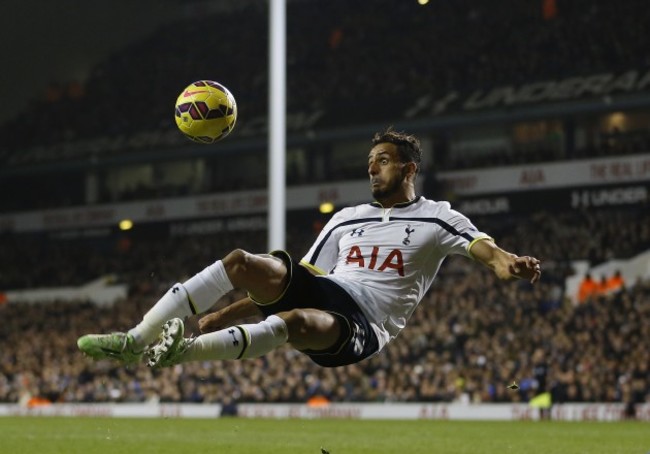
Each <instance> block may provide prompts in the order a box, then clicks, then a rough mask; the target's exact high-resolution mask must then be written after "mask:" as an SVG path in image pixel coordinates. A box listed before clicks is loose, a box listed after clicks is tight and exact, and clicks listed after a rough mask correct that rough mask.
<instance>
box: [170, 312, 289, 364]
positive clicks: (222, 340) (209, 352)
mask: <svg viewBox="0 0 650 454" xmlns="http://www.w3.org/2000/svg"><path fill="white" fill-rule="evenodd" d="M287 339H288V330H287V324H286V323H285V322H284V320H282V319H281V318H280V317H278V316H277V315H269V316H268V317H267V318H266V320H264V321H261V322H259V323H255V324H246V325H236V326H233V327H231V328H226V329H222V330H220V331H216V332H214V333H208V334H202V335H201V336H199V337H197V338H196V339H195V340H194V342H193V343H192V344H191V345H190V346H189V348H188V349H187V352H185V354H184V355H183V359H182V361H183V362H187V361H206V360H215V359H244V358H258V357H260V356H263V355H265V354H267V353H268V352H270V351H272V350H274V349H276V348H277V347H279V346H280V345H282V344H285V343H286V342H287Z"/></svg>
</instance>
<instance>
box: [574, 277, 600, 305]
mask: <svg viewBox="0 0 650 454" xmlns="http://www.w3.org/2000/svg"><path fill="white" fill-rule="evenodd" d="M599 291H600V285H599V283H598V282H596V281H594V279H593V278H592V277H591V273H586V274H585V277H584V278H583V279H582V281H581V282H580V287H579V288H578V302H579V303H584V302H586V301H587V300H589V299H591V298H593V297H594V296H596V295H597V294H598V293H599Z"/></svg>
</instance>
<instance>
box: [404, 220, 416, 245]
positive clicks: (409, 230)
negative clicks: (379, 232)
mask: <svg viewBox="0 0 650 454" xmlns="http://www.w3.org/2000/svg"><path fill="white" fill-rule="evenodd" d="M404 231H405V232H406V238H404V239H403V240H402V244H403V245H404V246H408V245H409V244H411V240H410V239H409V237H410V236H411V233H413V232H415V229H412V228H411V226H410V225H407V226H406V228H405V229H404Z"/></svg>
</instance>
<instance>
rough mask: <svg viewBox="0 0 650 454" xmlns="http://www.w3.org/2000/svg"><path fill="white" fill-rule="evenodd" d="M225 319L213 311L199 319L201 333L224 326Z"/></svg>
mask: <svg viewBox="0 0 650 454" xmlns="http://www.w3.org/2000/svg"><path fill="white" fill-rule="evenodd" d="M225 323H226V322H225V320H224V317H223V316H222V314H221V313H220V312H213V313H211V314H208V315H205V316H203V317H201V318H200V319H199V329H200V330H201V333H203V334H205V333H212V332H214V331H218V330H220V329H222V328H225Z"/></svg>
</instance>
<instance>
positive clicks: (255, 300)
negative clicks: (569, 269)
mask: <svg viewBox="0 0 650 454" xmlns="http://www.w3.org/2000/svg"><path fill="white" fill-rule="evenodd" d="M420 160H421V149H420V143H419V140H418V139H417V138H415V137H414V136H411V135H407V134H404V133H401V132H397V131H394V130H393V129H391V128H389V129H387V130H385V131H383V132H380V133H377V134H375V136H374V137H373V139H372V148H371V150H370V153H369V154H368V175H369V177H370V189H371V191H372V195H373V197H374V199H375V201H374V202H371V203H365V204H362V205H357V206H353V207H349V208H344V209H342V210H341V211H339V212H338V213H336V214H335V215H334V216H333V217H332V218H331V220H330V221H329V222H328V223H327V224H326V225H325V227H324V228H323V230H322V231H321V233H320V234H319V236H318V238H317V239H316V242H315V243H314V244H313V245H312V247H311V248H310V250H309V252H308V253H307V255H305V256H304V258H303V259H302V260H301V261H300V262H296V261H294V260H293V259H292V258H291V257H289V255H288V254H287V253H286V252H283V251H274V252H271V253H270V254H264V255H255V254H251V253H249V252H246V251H243V250H234V251H232V252H231V253H229V254H228V255H226V256H225V257H224V258H223V259H222V260H218V261H216V262H215V263H213V264H212V265H209V266H208V267H206V268H205V269H204V270H203V271H201V272H199V273H198V274H196V275H194V276H193V277H192V278H190V279H188V280H187V281H186V282H184V283H178V284H175V285H174V286H172V288H171V289H170V290H169V291H168V292H167V293H166V294H165V295H164V296H163V297H162V298H161V299H160V300H159V301H158V302H157V303H156V304H155V305H154V306H153V307H152V308H151V309H150V310H149V311H148V312H147V313H146V314H145V315H144V317H143V319H142V321H141V322H140V323H139V324H138V325H137V326H135V327H134V328H133V329H131V330H130V331H128V332H127V333H112V334H103V335H102V334H90V335H86V336H83V337H81V338H79V340H78V342H77V343H78V346H79V348H80V349H81V350H82V351H83V352H85V353H86V354H88V355H89V356H91V357H93V358H95V359H103V358H114V359H117V360H120V361H122V362H124V363H131V362H136V361H139V360H140V359H141V357H142V356H143V353H144V352H146V355H145V357H146V359H147V362H148V365H149V366H151V367H165V366H171V365H174V364H178V363H182V362H187V361H203V360H219V359H243V358H255V357H259V356H262V355H264V354H266V353H268V352H270V351H271V350H273V349H275V348H277V347H279V346H281V345H283V344H285V343H287V342H288V343H290V344H291V345H292V347H293V348H295V349H297V350H299V351H301V352H303V353H305V354H307V355H309V356H310V357H311V359H312V360H313V361H314V362H316V363H317V364H319V365H321V366H325V367H335V366H342V365H346V364H351V363H355V362H358V361H361V360H363V359H364V358H367V357H369V356H372V355H374V354H376V353H377V352H379V351H380V350H381V349H382V348H383V347H384V346H385V345H386V344H387V343H389V342H390V341H391V340H392V339H394V338H395V336H397V334H398V333H399V332H400V331H401V330H402V329H403V328H404V327H405V326H406V323H407V321H408V319H409V317H410V316H411V314H412V313H413V311H414V310H415V308H416V307H417V305H418V304H419V302H420V301H421V299H422V298H423V296H424V295H425V293H426V292H427V290H428V289H429V287H430V286H431V284H432V282H433V280H434V278H435V276H436V274H437V272H438V269H439V268H440V265H441V264H442V262H443V260H444V259H445V257H446V256H448V255H450V254H461V255H464V256H467V257H469V258H471V259H474V260H476V261H478V262H479V263H481V264H483V265H485V266H487V267H489V268H490V269H492V270H493V271H494V273H495V274H496V275H497V276H498V277H499V278H501V279H505V280H508V279H515V278H516V279H525V280H528V281H530V282H531V283H535V282H536V281H538V280H539V278H540V276H541V270H540V262H539V260H538V259H536V258H534V257H528V256H517V255H515V254H512V253H510V252H506V251H504V250H503V249H501V248H499V247H498V246H497V245H496V244H495V242H494V240H493V239H492V238H490V236H489V235H487V234H486V233H483V232H481V231H479V230H477V229H476V227H474V225H473V224H472V223H471V222H470V220H469V219H468V218H467V217H465V216H464V215H462V214H461V213H459V212H457V211H454V210H453V209H451V207H450V205H449V203H447V202H438V201H433V200H427V199H425V198H424V197H422V196H416V194H415V179H416V176H417V174H418V170H419V168H420ZM233 288H239V289H243V290H245V291H247V292H248V297H247V298H244V299H242V300H240V301H238V302H236V303H234V304H232V305H230V306H227V307H225V308H223V309H221V310H219V311H217V312H215V313H212V314H209V315H207V316H205V317H203V318H202V319H201V320H200V321H199V327H200V329H201V331H202V332H203V334H201V335H200V336H198V337H192V338H186V337H185V336H184V325H183V320H182V319H183V318H184V317H186V316H189V315H191V314H201V313H203V312H206V311H208V310H209V309H210V308H211V307H212V306H213V305H214V304H215V303H216V301H217V300H219V298H221V297H222V296H223V295H225V294H226V293H228V292H229V291H230V290H232V289H233ZM253 315H263V316H264V317H265V319H264V320H263V321H261V322H259V323H249V324H235V323H236V322H237V320H241V319H243V318H247V317H250V316H253ZM161 330H162V333H161ZM152 344H153V345H152Z"/></svg>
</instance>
